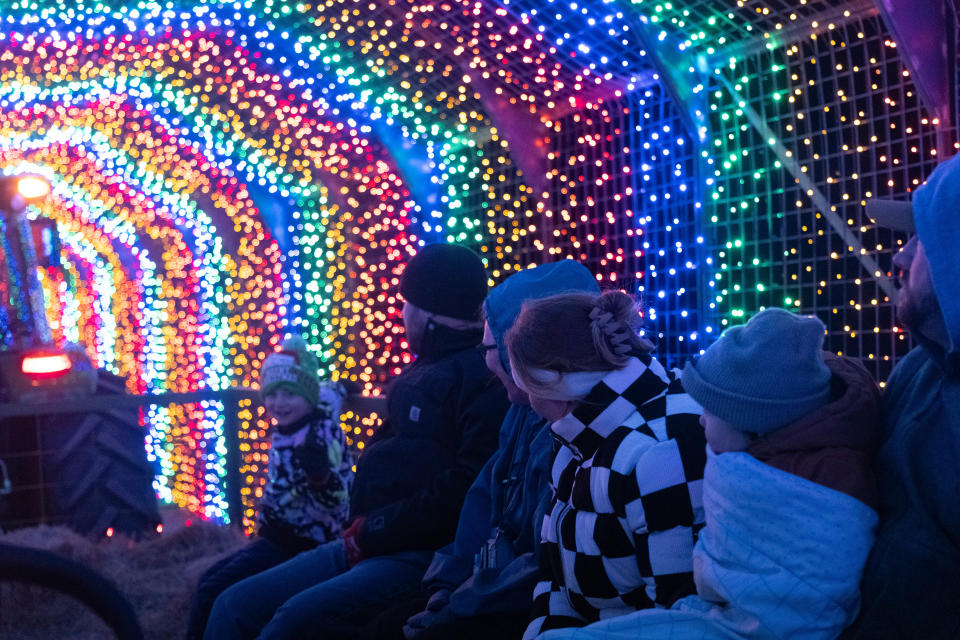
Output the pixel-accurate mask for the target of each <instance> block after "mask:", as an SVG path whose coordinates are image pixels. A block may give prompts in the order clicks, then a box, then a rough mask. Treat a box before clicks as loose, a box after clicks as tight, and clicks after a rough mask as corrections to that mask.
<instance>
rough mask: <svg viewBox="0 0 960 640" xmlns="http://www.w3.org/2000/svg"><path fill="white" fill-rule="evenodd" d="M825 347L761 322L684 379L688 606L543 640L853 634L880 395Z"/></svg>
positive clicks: (869, 523)
mask: <svg viewBox="0 0 960 640" xmlns="http://www.w3.org/2000/svg"><path fill="white" fill-rule="evenodd" d="M823 335H824V326H823V324H822V323H821V322H820V321H819V320H817V319H816V318H809V317H801V316H796V315H794V314H791V313H789V312H787V311H784V310H783V309H768V310H766V311H762V312H761V313H759V314H757V315H756V316H755V317H754V318H753V319H751V320H750V322H748V323H747V324H746V325H744V326H738V327H733V328H731V329H728V330H727V331H726V332H725V333H724V334H723V336H721V338H720V339H719V340H718V341H717V342H716V343H715V344H713V345H712V346H711V347H710V348H709V349H707V350H706V352H705V353H704V354H703V356H702V357H701V358H700V360H699V361H697V362H696V363H688V364H687V366H686V368H685V369H684V371H683V376H682V382H683V385H684V388H685V389H686V390H687V393H689V394H690V395H691V396H692V397H693V398H694V399H695V400H696V401H697V402H698V403H700V404H701V405H702V406H703V408H704V414H703V417H702V422H703V425H704V428H705V431H706V437H707V442H708V448H707V467H706V470H705V473H704V481H703V505H704V510H705V512H706V519H707V526H706V527H705V528H704V529H703V531H701V532H700V538H699V540H698V542H697V546H696V548H695V550H694V580H695V582H696V585H697V595H696V596H690V597H688V598H684V599H683V600H680V601H678V602H677V603H676V604H675V605H674V606H673V607H672V608H671V609H670V610H658V611H644V612H639V613H637V614H632V615H629V616H624V617H623V618H621V619H618V620H615V621H609V622H607V621H604V622H600V623H598V624H596V625H593V626H591V627H589V628H587V629H584V630H582V631H580V632H578V633H568V634H556V633H549V634H545V635H544V636H543V638H544V639H548V638H549V639H550V640H556V639H559V638H582V639H599V638H603V639H604V640H614V639H624V640H626V639H628V638H630V639H633V638H644V640H663V639H666V638H741V639H761V638H762V639H766V638H771V639H772V638H791V639H793V638H804V639H814V638H816V639H824V640H826V639H829V638H835V637H837V636H838V635H839V634H840V632H841V631H842V630H843V629H844V628H845V627H846V626H847V625H848V624H849V623H850V622H851V621H852V620H853V618H854V616H856V613H857V608H858V607H859V602H860V593H859V582H860V574H861V572H862V571H863V566H864V563H865V562H866V558H867V554H868V552H869V551H870V546H871V544H872V543H873V530H874V527H875V525H876V522H877V514H876V512H875V511H874V508H873V505H874V504H875V503H876V483H875V478H874V475H873V470H872V467H871V460H872V458H873V454H874V451H875V450H876V446H877V444H878V440H879V425H880V415H879V393H878V391H877V388H876V385H875V384H874V383H873V380H872V379H871V378H870V375H869V374H868V373H867V372H866V371H865V370H864V369H863V368H862V367H860V366H859V365H857V364H855V363H853V362H852V361H850V360H846V359H844V358H838V357H835V356H832V354H824V353H823V352H822V351H821V349H822V345H823ZM825 356H828V357H825Z"/></svg>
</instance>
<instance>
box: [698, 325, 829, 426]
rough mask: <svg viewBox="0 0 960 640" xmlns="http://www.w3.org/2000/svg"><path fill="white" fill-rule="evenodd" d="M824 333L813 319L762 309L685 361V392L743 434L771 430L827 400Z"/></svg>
mask: <svg viewBox="0 0 960 640" xmlns="http://www.w3.org/2000/svg"><path fill="white" fill-rule="evenodd" d="M824 330H825V327H824V325H823V323H822V322H820V320H818V319H817V318H814V317H804V316H798V315H794V314H792V313H790V312H789V311H786V310H784V309H766V310H764V311H761V312H760V313H758V314H757V315H755V316H754V317H753V318H751V319H750V322H748V323H747V324H745V325H740V326H737V327H731V328H729V329H727V330H726V331H724V332H723V335H722V336H720V339H719V340H717V341H716V342H715V343H713V344H712V345H711V346H710V347H709V348H708V349H707V350H706V352H705V353H704V354H703V355H702V356H701V357H700V359H699V360H697V361H696V362H688V363H687V366H686V367H685V368H684V370H683V374H682V378H681V382H682V384H683V388H684V389H685V390H686V392H687V393H688V394H690V396H691V397H692V398H693V399H694V400H696V401H697V402H698V403H699V404H700V406H702V407H703V408H704V409H706V410H707V411H709V412H710V413H712V414H713V415H715V416H717V417H718V418H720V419H721V420H725V421H727V422H729V423H730V424H732V425H734V426H736V427H738V428H740V429H743V430H744V431H753V432H756V433H769V432H771V431H774V430H775V429H778V428H780V427H783V426H786V425H788V424H790V423H791V422H793V421H795V420H798V419H799V418H801V417H803V416H805V415H807V414H808V413H810V412H811V411H813V410H814V409H817V408H819V407H821V406H823V405H825V404H826V403H827V402H829V400H830V369H828V368H827V365H826V364H824V362H823V353H822V349H823V333H824Z"/></svg>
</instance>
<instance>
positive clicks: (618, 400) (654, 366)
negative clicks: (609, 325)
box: [550, 354, 670, 460]
mask: <svg viewBox="0 0 960 640" xmlns="http://www.w3.org/2000/svg"><path fill="white" fill-rule="evenodd" d="M669 385H670V377H669V375H668V374H667V372H666V370H665V369H664V368H663V366H662V365H661V364H660V363H659V362H657V360H656V359H655V358H653V357H652V356H650V354H642V355H638V356H635V357H632V358H630V360H629V361H628V362H627V365H626V366H625V367H623V368H622V369H617V370H615V371H611V372H610V373H609V374H607V375H606V376H605V377H604V378H603V380H601V381H600V382H599V383H597V385H596V386H595V387H594V388H593V389H591V390H590V393H589V394H587V397H585V398H584V399H583V400H582V401H580V404H578V405H577V406H576V408H574V410H573V411H572V412H571V413H569V414H568V415H566V416H564V417H562V418H560V419H559V420H557V421H556V422H554V423H553V424H552V425H551V426H550V428H551V430H552V431H553V433H554V435H555V436H556V437H557V438H558V439H559V440H560V441H561V442H562V443H563V444H564V445H566V446H567V447H569V448H570V449H571V450H572V451H573V452H574V454H576V455H577V457H578V458H580V459H581V460H585V459H587V458H589V457H591V456H592V455H593V454H594V453H595V452H596V450H597V448H598V447H599V446H600V444H601V443H603V441H604V439H605V438H606V437H607V436H609V435H610V434H611V433H613V431H614V430H615V429H617V428H618V427H620V426H623V424H624V421H625V420H626V419H627V418H629V417H630V416H631V415H632V414H633V413H635V412H637V410H638V409H639V407H641V406H642V405H644V404H646V403H647V402H649V401H650V400H652V399H654V398H656V397H658V396H660V395H662V394H663V393H664V392H665V391H666V390H667V387H668V386H669Z"/></svg>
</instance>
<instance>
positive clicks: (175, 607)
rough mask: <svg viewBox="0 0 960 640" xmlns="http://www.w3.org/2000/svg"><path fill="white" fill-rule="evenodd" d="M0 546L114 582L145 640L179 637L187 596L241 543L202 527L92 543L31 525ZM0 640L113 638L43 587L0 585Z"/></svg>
mask: <svg viewBox="0 0 960 640" xmlns="http://www.w3.org/2000/svg"><path fill="white" fill-rule="evenodd" d="M0 542H3V543H6V544H16V545H22V546H28V547H34V548H38V549H45V550H48V551H53V552H55V553H59V554H61V555H64V556H66V557H68V558H70V559H72V560H75V561H77V562H79V563H81V564H83V565H85V566H87V567H89V568H91V569H93V570H94V571H97V572H98V573H100V574H102V575H103V576H105V577H106V578H108V579H110V580H112V581H113V582H114V584H116V586H117V588H118V589H119V590H120V591H121V592H122V593H123V594H124V595H125V596H126V597H127V599H128V600H129V601H130V603H131V604H132V605H133V607H134V610H135V611H136V613H137V617H138V618H139V620H140V624H141V625H142V627H143V630H144V634H145V637H146V638H147V639H148V640H166V639H172V638H182V637H183V634H184V630H185V628H186V616H187V612H188V610H189V604H190V596H191V594H192V593H193V589H194V588H195V586H196V582H197V579H198V578H199V577H200V575H201V574H202V573H203V572H204V571H205V570H206V569H207V567H209V566H210V565H212V564H213V563H214V562H216V561H217V560H219V559H220V558H222V557H223V556H224V555H226V554H227V553H232V552H233V551H235V550H236V549H238V548H240V547H241V546H242V545H244V544H246V539H245V538H244V537H243V535H242V534H241V533H240V532H238V531H237V530H236V529H231V528H226V527H220V526H217V525H213V524H210V523H206V522H196V523H195V524H193V525H192V526H186V527H176V528H171V529H169V530H168V531H166V532H164V533H163V534H161V535H159V536H157V537H155V538H152V539H145V540H140V541H133V540H129V539H126V538H120V537H114V538H109V539H105V540H103V541H101V542H97V543H93V542H91V541H90V540H88V539H86V538H84V537H82V536H80V535H78V534H76V533H74V532H73V531H71V530H70V529H67V528H66V527H44V526H41V527H32V528H27V529H19V530H16V531H12V532H10V533H7V534H3V535H0ZM0 637H4V638H7V637H9V638H21V639H23V640H34V639H36V640H40V639H47V638H76V639H78V640H87V639H90V640H93V639H94V638H97V639H99V638H110V637H112V636H111V634H110V632H109V630H108V629H107V627H106V625H104V623H103V622H101V621H100V620H99V618H97V617H96V616H94V615H93V614H92V613H90V612H89V611H87V610H86V609H85V608H84V607H83V606H81V605H80V604H79V603H77V602H76V601H74V600H73V599H72V598H69V597H67V596H64V595H62V594H59V593H57V592H55V591H51V590H49V589H46V588H42V587H33V586H26V585H20V584H11V583H4V582H2V581H0Z"/></svg>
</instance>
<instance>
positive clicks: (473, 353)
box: [350, 322, 510, 556]
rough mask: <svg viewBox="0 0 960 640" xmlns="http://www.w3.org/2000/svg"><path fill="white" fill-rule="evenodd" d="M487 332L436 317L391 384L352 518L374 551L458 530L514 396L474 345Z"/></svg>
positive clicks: (367, 551) (361, 468)
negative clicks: (467, 499) (509, 396)
mask: <svg viewBox="0 0 960 640" xmlns="http://www.w3.org/2000/svg"><path fill="white" fill-rule="evenodd" d="M481 338H482V333H481V332H480V331H479V330H474V331H455V330H453V329H450V328H448V327H445V326H443V325H438V324H435V323H433V322H428V325H427V329H426V332H425V335H424V338H423V346H422V347H421V349H420V351H421V353H420V354H419V357H418V358H417V360H416V361H415V362H414V363H413V364H412V365H410V366H409V367H407V368H406V369H405V370H404V371H403V373H401V374H400V375H399V376H397V378H396V379H395V380H394V381H393V383H392V384H391V385H390V388H389V389H388V392H387V412H388V415H387V419H386V420H385V421H384V424H383V426H382V427H381V428H380V429H379V430H378V431H377V433H376V434H375V435H374V436H373V438H372V440H371V441H370V443H369V444H368V446H367V448H366V449H365V451H364V452H363V453H362V454H361V455H360V459H359V461H358V462H357V474H356V478H355V479H354V483H353V492H352V494H351V500H350V514H351V517H352V518H356V517H358V516H363V517H364V518H365V522H364V524H363V527H362V529H361V530H360V533H359V540H358V544H359V546H360V549H361V550H362V551H363V553H364V555H366V556H376V555H384V554H389V553H396V552H398V551H404V550H413V549H424V550H433V549H439V548H440V547H442V546H443V545H445V544H447V543H449V542H450V541H451V540H453V537H454V534H455V532H456V528H457V519H458V517H459V515H460V509H461V507H462V506H463V499H464V496H465V495H466V493H467V489H469V488H470V485H471V484H472V483H473V481H474V479H475V478H476V476H477V474H478V473H479V471H480V468H481V467H483V465H484V463H486V461H487V459H488V458H489V457H490V456H491V455H492V454H493V452H494V450H495V449H496V448H497V436H498V432H499V429H500V423H502V422H503V418H504V415H505V414H506V412H507V409H508V407H509V406H510V404H509V400H508V399H507V394H506V391H505V390H504V388H503V385H501V384H500V382H499V381H498V380H497V379H496V377H495V376H494V375H493V374H492V373H490V371H489V370H488V369H487V367H486V365H485V364H484V362H483V356H482V355H481V354H480V353H479V352H478V351H477V350H476V349H475V347H476V345H477V344H479V343H480V340H481Z"/></svg>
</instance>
